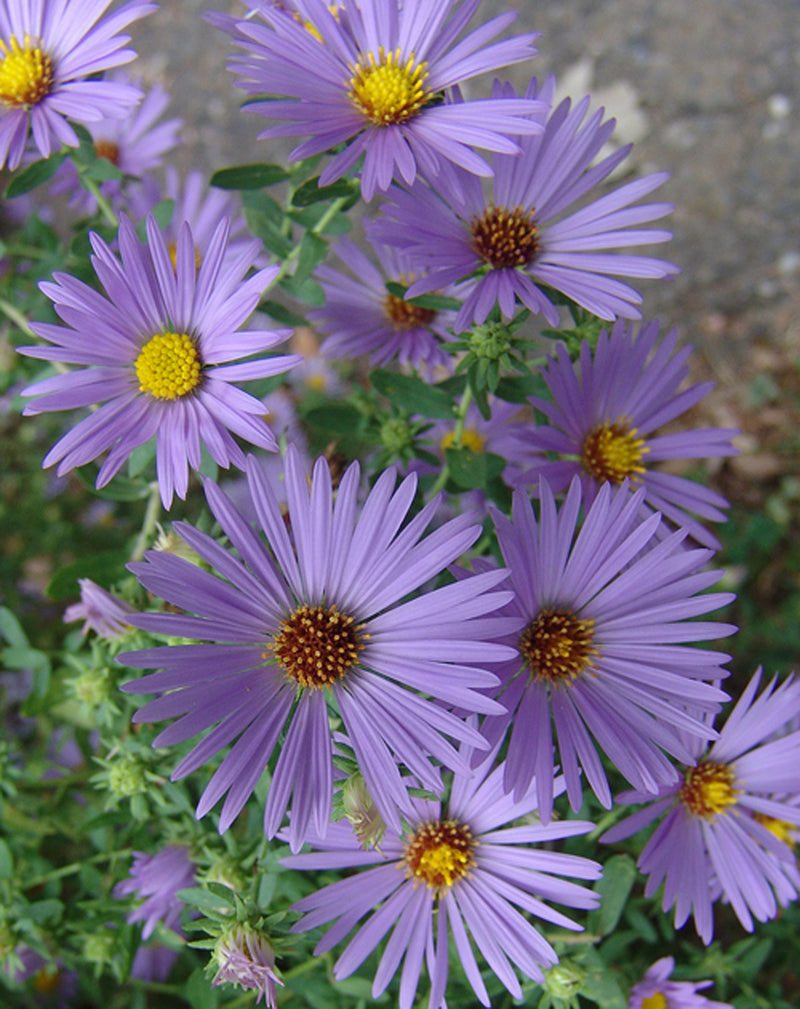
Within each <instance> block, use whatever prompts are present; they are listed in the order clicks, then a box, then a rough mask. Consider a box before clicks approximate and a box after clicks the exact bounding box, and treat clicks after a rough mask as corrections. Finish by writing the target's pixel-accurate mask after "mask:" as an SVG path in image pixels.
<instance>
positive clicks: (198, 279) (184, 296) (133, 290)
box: [20, 217, 301, 508]
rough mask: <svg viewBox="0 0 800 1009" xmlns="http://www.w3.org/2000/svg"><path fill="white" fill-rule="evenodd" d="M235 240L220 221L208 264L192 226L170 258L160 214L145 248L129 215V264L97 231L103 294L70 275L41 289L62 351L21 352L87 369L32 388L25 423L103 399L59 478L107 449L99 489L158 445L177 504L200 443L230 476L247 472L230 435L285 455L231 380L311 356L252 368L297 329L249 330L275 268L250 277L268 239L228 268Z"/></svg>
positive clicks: (260, 407)
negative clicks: (135, 454)
mask: <svg viewBox="0 0 800 1009" xmlns="http://www.w3.org/2000/svg"><path fill="white" fill-rule="evenodd" d="M229 231H230V224H229V222H228V220H227V219H225V218H223V219H222V220H220V221H219V223H218V225H217V227H216V228H215V230H214V233H213V236H212V238H211V240H210V241H209V243H208V246H207V247H206V249H204V250H203V254H202V256H201V255H200V253H199V250H198V249H197V247H196V244H195V242H194V240H193V236H192V231H191V228H190V227H189V225H188V224H186V223H184V224H183V226H182V227H181V230H180V234H179V236H178V241H177V245H176V248H175V251H174V260H173V259H172V257H171V255H170V249H169V248H168V245H167V242H166V240H165V237H164V235H163V234H162V232H161V231H160V230H159V228H158V226H157V225H156V222H155V220H154V219H153V218H152V217H150V218H148V219H147V241H146V242H140V241H139V239H138V237H137V235H136V232H135V230H134V228H133V225H132V224H131V223H130V221H128V220H127V219H126V218H123V219H122V222H121V224H120V230H119V248H120V255H119V257H117V256H116V255H115V254H114V253H113V252H112V251H111V249H110V248H109V247H108V245H107V244H106V243H105V242H104V241H103V240H102V238H100V237H99V236H98V235H95V234H92V235H91V236H90V237H91V242H92V248H93V250H94V255H93V256H92V265H93V267H94V270H95V273H96V274H97V279H98V280H99V282H100V284H101V285H102V287H103V289H104V291H105V295H103V294H99V293H98V292H97V291H95V290H94V289H93V288H91V287H89V286H88V285H87V284H85V283H83V281H80V280H77V279H76V278H74V277H71V276H69V275H68V274H65V273H57V274H55V275H54V277H53V281H52V282H46V283H42V284H41V285H40V286H41V289H42V291H43V292H44V294H45V295H46V296H47V297H48V298H50V300H51V301H52V302H53V304H54V305H55V309H56V312H57V313H58V315H59V316H60V318H61V320H62V322H63V323H64V325H52V324H51V323H34V324H32V326H31V329H33V331H34V332H35V333H36V335H37V336H40V337H42V339H44V340H47V341H48V343H50V344H52V346H48V347H23V348H21V350H20V352H21V353H23V354H26V355H27V356H29V357H38V358H43V359H45V360H48V361H61V362H63V363H65V364H77V365H83V367H82V368H81V369H80V370H76V371H70V372H67V373H66V374H61V375H56V376H54V377H52V378H47V379H44V380H43V381H41V382H37V383H35V384H34V385H32V386H29V387H28V388H27V389H25V390H24V393H23V394H24V395H26V396H35V397H37V399H35V400H34V401H33V402H31V403H29V404H28V405H27V406H26V407H25V411H24V412H25V414H26V415H31V414H37V413H44V412H49V411H53V410H74V409H78V408H81V407H88V406H91V405H93V404H96V403H102V404H103V405H102V406H100V407H99V409H97V410H96V411H95V412H94V413H91V414H90V415H89V416H88V417H86V418H84V419H83V420H81V421H79V422H78V424H77V425H76V426H75V427H74V428H73V429H72V430H71V431H69V432H68V433H67V434H65V435H64V436H63V437H62V438H61V439H60V440H59V441H58V442H57V443H56V444H55V445H54V446H53V448H51V449H50V451H49V452H48V453H47V455H46V456H45V459H44V463H43V465H45V466H51V465H53V464H54V463H57V464H58V473H59V474H61V473H66V472H68V471H69V470H71V469H74V468H75V467H77V466H83V465H85V464H86V463H88V462H91V461H92V460H93V459H97V458H98V457H99V456H101V455H103V453H107V455H106V457H105V459H104V461H103V463H102V465H101V466H100V471H99V473H98V475H97V486H98V487H103V486H105V485H106V484H107V483H108V482H109V481H110V480H111V479H112V478H113V477H114V475H115V474H116V473H117V472H118V471H119V469H120V468H121V466H122V465H123V463H124V462H125V461H126V460H127V458H128V457H129V456H130V454H131V452H132V451H133V450H134V449H135V448H136V447H137V446H139V445H143V444H144V443H145V442H148V441H150V439H151V438H153V437H155V438H156V469H157V474H158V483H159V487H160V490H161V497H162V500H163V502H164V505H165V507H167V508H168V507H169V506H170V504H171V503H172V497H173V493H175V494H177V495H178V497H181V498H185V497H186V492H187V489H188V479H189V474H188V467H189V466H191V467H192V469H195V470H196V469H198V468H199V466H200V462H201V447H205V448H206V449H207V451H208V452H209V454H210V455H211V457H212V458H213V459H214V461H215V462H216V463H217V465H219V466H222V467H224V468H226V469H227V468H228V467H229V466H230V465H231V464H233V465H234V466H238V467H239V468H240V469H242V468H244V453H243V452H242V450H241V448H240V447H239V445H238V444H237V442H236V440H235V439H234V437H233V435H238V436H239V437H240V438H243V439H244V440H246V441H248V442H250V443H251V444H253V445H257V446H258V447H259V448H263V449H267V450H268V451H276V450H277V448H278V443H277V441H276V440H275V437H274V435H273V434H272V432H271V431H270V429H269V427H268V426H267V424H266V422H265V421H264V419H263V414H264V412H265V407H264V404H263V403H262V402H261V400H259V399H256V398H255V397H254V396H250V395H249V394H248V393H246V392H244V391H243V390H242V389H240V388H239V387H238V384H234V383H239V382H246V381H250V380H252V379H257V378H266V377H269V376H271V375H278V374H281V373H282V372H285V371H287V370H288V369H289V368H291V367H293V366H294V365H295V364H297V363H299V361H300V360H301V359H300V358H299V357H298V356H296V355H282V356H272V357H265V356H260V357H257V358H255V359H253V360H242V359H243V358H251V357H253V355H256V354H258V355H263V354H264V352H265V351H268V350H271V349H272V348H273V347H274V346H275V345H276V344H279V343H282V342H283V341H284V340H286V339H287V337H288V336H289V333H288V331H286V330H277V331H276V330H247V329H240V328H239V327H240V326H241V325H242V324H243V323H244V322H245V321H246V320H247V319H248V317H249V316H250V315H252V313H253V311H254V310H255V308H256V307H257V305H258V302H259V298H260V296H261V294H262V293H263V292H264V290H265V289H266V288H267V287H268V286H269V284H270V283H271V282H272V280H273V279H274V277H275V275H276V273H277V272H278V267H277V266H274V267H270V268H268V269H264V270H260V271H259V272H257V273H255V274H253V275H251V276H249V277H247V279H245V275H246V274H247V273H248V271H249V269H250V267H251V265H252V264H253V261H254V260H255V258H256V256H257V255H258V254H259V252H260V243H258V242H257V241H252V242H250V243H249V244H248V246H247V247H246V248H244V249H242V250H241V251H240V254H239V255H238V256H237V257H235V259H232V258H230V257H228V256H227V255H226V249H227V246H228V235H229ZM198 261H199V265H198Z"/></svg>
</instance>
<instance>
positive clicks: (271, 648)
mask: <svg viewBox="0 0 800 1009" xmlns="http://www.w3.org/2000/svg"><path fill="white" fill-rule="evenodd" d="M247 476H248V482H249V489H250V495H251V497H252V500H253V507H254V508H255V510H256V514H257V515H258V517H259V523H260V525H261V527H262V530H263V532H264V535H265V536H266V543H264V541H263V540H262V539H261V538H260V536H259V535H258V534H257V533H255V532H254V531H253V528H252V527H251V526H250V524H249V523H247V522H246V521H245V520H244V519H243V518H242V516H241V515H240V513H239V512H238V511H237V510H236V509H235V508H234V507H233V505H232V504H231V502H230V501H229V500H228V498H227V497H226V496H225V495H224V494H223V493H222V492H221V491H220V490H219V489H218V487H217V486H216V485H215V484H213V483H211V482H207V483H206V495H207V498H208V503H209V506H210V507H211V510H212V512H213V514H214V516H215V517H216V519H217V521H218V522H219V524H220V526H221V527H222V529H223V530H224V532H225V534H226V535H227V537H228V539H229V541H230V543H231V544H232V546H233V547H234V548H235V549H236V551H237V553H238V557H235V556H234V555H233V554H232V553H230V552H229V551H228V550H226V549H223V548H222V547H220V546H219V545H218V544H217V543H216V542H215V541H214V540H213V539H211V538H210V537H209V536H207V535H206V534H204V533H201V532H199V531H198V530H196V529H194V528H193V527H191V526H189V525H185V524H183V523H178V524H177V525H176V530H177V532H178V533H179V535H180V536H181V537H182V538H183V539H184V540H185V541H186V542H187V543H188V544H189V546H191V547H192V548H193V549H194V550H196V551H197V553H198V554H199V555H200V556H201V557H202V558H203V559H204V560H205V561H206V562H207V563H208V564H209V565H210V566H211V568H212V569H214V571H216V572H218V574H214V573H209V572H207V571H202V570H200V569H199V568H198V567H196V566H194V565H193V564H190V563H189V562H188V561H185V560H181V559H180V558H177V557H173V556H170V555H167V554H164V553H157V552H150V553H148V554H146V555H145V561H144V562H143V563H140V564H134V565H131V570H133V571H134V573H135V574H136V575H137V577H138V578H139V580H140V581H141V582H142V584H143V585H144V586H145V587H146V588H147V589H148V590H149V591H151V592H153V593H154V594H156V595H159V596H161V597H163V598H164V599H166V600H167V601H168V602H170V603H172V604H173V605H175V606H179V607H181V608H182V609H184V610H186V611H189V614H192V615H180V616H176V615H172V614H165V613H156V614H143V615H141V616H139V617H138V618H136V617H134V618H132V619H133V622H134V623H135V624H136V625H137V626H139V627H142V628H144V629H145V630H148V631H153V632H155V633H161V634H169V635H177V636H179V637H184V638H190V639H195V640H197V639H199V640H200V641H202V642H206V643H205V644H185V645H171V646H165V647H157V648H152V649H148V650H146V651H142V652H131V653H128V654H126V655H125V656H122V657H121V660H122V661H124V662H125V663H126V664H127V665H129V666H133V667H135V668H144V669H147V668H160V669H162V670H163V671H162V672H159V673H155V674H152V675H149V676H145V677H143V678H142V679H139V680H135V681H133V682H130V683H128V684H126V686H125V687H124V689H125V690H127V691H128V692H131V693H160V694H162V696H161V697H160V698H158V699H156V700H153V701H150V702H149V703H148V704H146V705H145V706H144V707H143V708H142V709H141V710H140V711H139V712H137V714H136V716H135V720H136V721H137V722H152V721H160V720H161V719H164V718H174V717H176V716H178V721H176V722H175V723H174V724H172V725H171V726H169V727H168V728H167V729H165V730H164V731H163V732H162V733H161V734H160V735H159V736H158V737H157V738H156V740H155V743H156V745H159V746H168V745H172V744H173V743H178V742H182V741H184V740H186V739H189V738H190V737H191V736H194V735H196V734H197V733H200V732H203V731H205V730H206V729H210V728H211V727H212V726H215V728H213V729H212V731H211V732H210V733H209V734H208V735H206V736H205V738H204V739H203V740H202V741H201V742H200V743H198V744H197V746H195V748H194V749H193V750H192V751H191V753H189V755H188V756H187V757H186V758H185V759H184V760H183V761H182V762H181V763H180V765H179V766H178V768H177V769H176V771H175V776H176V777H183V776H184V775H185V774H188V773H189V772H190V771H192V770H195V769H196V768H198V767H199V766H200V765H201V764H203V763H205V762H206V761H207V760H208V759H210V758H211V757H213V756H214V754H216V753H217V752H218V751H219V750H221V749H222V748H223V747H225V746H227V745H228V744H229V743H231V742H233V741H234V740H235V739H236V740H237V741H236V742H235V743H234V745H233V747H232V748H231V750H230V752H229V753H228V754H227V756H226V757H225V759H224V760H223V761H222V764H221V765H220V767H219V768H218V770H217V771H216V772H215V774H214V776H213V777H212V779H211V781H210V783H209V784H208V786H207V787H206V789H205V792H204V793H203V796H202V798H201V800H200V804H199V806H198V816H202V815H204V814H205V813H207V812H208V811H209V810H210V809H211V808H212V807H213V806H214V805H215V804H216V803H217V802H218V801H219V799H221V798H222V796H223V795H226V793H227V795H226V799H225V803H224V805H223V808H222V814H221V818H220V830H222V831H224V830H226V829H227V828H228V826H229V825H230V824H231V823H232V822H233V820H234V819H235V817H236V816H237V815H238V813H239V811H240V810H241V809H242V807H243V806H244V804H245V802H246V801H247V799H248V797H249V796H250V793H251V792H252V790H253V788H254V787H255V785H256V783H257V781H258V780H259V778H260V777H261V775H262V773H263V771H264V770H265V768H266V767H267V765H268V763H269V762H270V758H271V757H272V755H273V752H275V754H276V756H277V763H275V764H274V767H273V770H272V785H271V787H270V791H269V793H268V796H267V804H266V810H265V813H264V829H265V831H266V833H267V834H268V836H270V837H271V836H273V835H274V834H275V832H276V831H277V830H278V828H279V827H280V825H281V822H282V820H283V816H284V813H285V811H286V809H287V807H288V806H289V802H290V797H291V796H292V794H294V798H293V800H292V817H291V839H292V845H293V847H299V846H300V844H301V843H302V841H303V838H304V836H305V835H306V834H307V833H308V831H309V829H310V828H311V826H312V825H313V826H314V829H315V830H316V832H317V833H318V834H322V833H323V832H324V830H325V827H326V825H327V823H328V819H329V815H330V809H331V795H332V790H333V761H332V749H331V747H332V744H331V729H330V727H329V708H330V706H331V705H333V706H335V709H336V710H337V716H338V718H339V719H341V722H342V723H343V724H344V726H345V728H346V730H347V732H348V735H349V738H350V740H351V741H352V746H353V750H354V752H355V755H356V758H357V760H358V763H359V766H360V768H361V770H362V773H363V775H364V778H365V780H366V782H367V785H368V787H369V789H370V791H371V793H372V794H373V796H374V797H375V801H376V803H377V805H378V808H379V810H380V812H381V814H382V815H383V816H384V818H385V819H386V820H387V822H388V823H390V824H394V825H395V826H396V827H397V828H398V829H399V825H400V820H399V815H400V811H407V810H408V809H409V802H410V800H409V798H408V796H407V793H406V784H405V780H404V779H403V778H402V777H401V773H400V770H399V768H398V767H397V764H396V760H399V761H400V762H401V763H403V764H405V765H406V766H408V767H410V768H411V769H412V771H413V773H414V774H415V775H416V776H417V777H418V778H419V780H420V781H421V783H422V784H423V786H424V787H426V788H431V789H436V790H438V787H439V781H440V777H439V770H438V767H437V766H435V764H434V763H433V762H432V760H433V761H435V762H436V763H442V764H445V765H448V766H460V765H461V763H462V761H461V758H460V757H459V756H458V753H457V751H456V750H455V749H454V748H453V746H452V744H451V743H450V742H448V741H447V740H446V739H445V738H444V737H445V736H450V737H453V738H455V739H457V740H464V739H468V740H470V741H471V742H473V743H474V744H476V745H482V744H483V740H482V737H480V736H479V735H478V733H477V732H476V731H475V729H473V728H471V727H470V726H468V725H467V724H466V723H465V722H464V721H463V720H462V718H460V717H457V716H456V715H455V714H453V713H452V712H451V711H450V710H448V709H449V708H450V707H457V708H459V709H463V710H467V711H479V710H480V711H486V712H489V711H491V712H499V711H501V710H502V706H501V705H499V704H498V703H497V702H496V701H494V700H491V699H489V698H488V697H487V696H484V695H482V693H481V691H482V690H485V689H487V688H489V689H490V688H491V687H492V686H496V684H497V677H496V676H495V675H494V674H493V673H491V672H488V671H487V670H486V669H485V668H484V667H485V664H487V663H490V662H493V661H496V660H497V659H501V658H502V657H507V656H508V655H509V654H510V652H509V649H508V648H507V647H506V646H503V645H499V644H496V643H494V640H493V639H494V638H496V637H498V636H499V635H501V634H503V633H506V632H507V630H508V628H509V626H513V623H511V624H510V623H509V621H508V620H507V619H504V618H496V617H494V611H495V610H497V609H498V608H499V607H500V606H502V605H505V604H506V603H507V602H508V600H509V598H510V596H509V593H508V592H507V591H496V590H495V589H496V586H498V585H499V584H500V583H501V582H502V581H504V580H505V577H506V574H505V572H503V571H501V572H490V573H488V574H485V575H476V576H474V577H472V578H470V579H468V580H467V581H466V582H458V583H456V584H450V585H444V586H442V587H440V588H435V589H430V590H428V591H423V592H421V594H420V590H421V588H422V586H424V585H426V584H427V583H429V582H430V581H431V579H433V578H436V577H438V576H439V575H440V574H441V573H442V572H443V571H444V570H445V569H446V568H447V567H448V565H450V564H451V563H453V562H454V561H455V560H456V559H457V558H458V557H459V556H460V555H461V554H462V553H463V552H464V551H465V550H467V549H468V548H469V547H470V546H471V545H472V544H473V543H474V542H475V540H476V539H477V538H478V536H479V535H480V532H481V529H480V526H477V525H474V524H472V523H471V521H470V520H469V519H463V518H458V519H454V520H453V521H451V522H448V523H446V524H444V525H442V526H440V527H439V528H438V529H436V530H435V531H434V532H431V533H430V534H428V535H425V531H426V529H427V527H428V525H429V524H430V522H431V520H432V518H433V516H434V513H435V511H436V508H437V506H438V501H437V500H434V501H432V502H431V503H430V504H429V505H427V506H426V507H425V508H424V509H423V510H422V511H421V512H420V513H419V514H417V515H416V516H415V517H414V518H412V519H410V520H409V521H406V519H407V517H408V513H409V509H410V507H411V504H412V501H413V499H414V494H415V490H416V477H413V476H410V477H407V478H406V479H405V480H403V482H402V483H401V484H400V485H399V486H398V487H397V488H395V482H396V474H395V473H394V471H392V470H387V471H386V472H384V473H383V474H382V475H381V476H380V477H379V478H378V480H377V482H376V484H375V486H374V487H373V488H372V490H371V491H370V493H369V494H368V496H367V498H366V500H365V501H364V503H363V506H362V507H361V508H359V507H358V500H357V499H358V494H359V486H360V470H359V467H358V465H357V464H353V465H352V466H350V467H349V468H348V470H347V471H346V472H345V474H344V476H343V478H342V480H341V483H340V484H339V486H338V489H337V491H336V495H335V501H334V494H333V486H332V480H331V474H330V469H329V467H328V464H327V462H326V461H325V460H324V459H322V458H320V459H319V460H317V463H316V465H315V466H314V469H313V476H312V480H311V483H310V486H309V482H308V479H307V477H306V473H305V470H304V468H303V466H302V463H301V461H300V459H299V457H298V455H297V453H296V452H295V451H294V450H293V448H292V447H291V446H290V448H289V451H288V453H287V457H286V495H287V517H286V519H284V515H283V513H282V511H281V509H280V507H279V505H278V502H277V500H276V498H275V495H274V492H273V491H272V489H271V487H270V485H269V482H268V481H267V479H266V477H265V475H264V473H263V471H262V468H261V466H260V464H259V463H258V462H256V461H255V460H254V459H252V458H250V459H249V460H248V465H247ZM404 523H405V524H404ZM287 524H288V527H289V528H288V529H287ZM412 594H413V598H409V597H410V596H411V595H412ZM417 691H424V693H425V694H426V695H427V697H426V698H423V697H422V696H420V694H419V693H417ZM437 702H438V703H437ZM237 737H238V739H237ZM281 740H282V742H281ZM279 743H280V745H279ZM483 745H485V744H483Z"/></svg>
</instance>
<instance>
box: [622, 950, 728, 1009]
mask: <svg viewBox="0 0 800 1009" xmlns="http://www.w3.org/2000/svg"><path fill="white" fill-rule="evenodd" d="M674 969H675V961H674V959H673V958H672V957H671V956H665V957H662V958H661V959H660V960H656V962H655V963H654V964H653V965H652V966H651V967H648V969H647V973H646V974H645V976H644V978H643V979H642V980H641V981H640V982H639V983H638V984H635V985H634V986H633V988H631V993H630V998H629V999H628V1009H733V1007H732V1006H730V1005H729V1004H728V1003H727V1002H712V1001H711V999H707V998H706V997H705V995H701V994H700V991H701V990H702V989H703V988H709V987H711V985H712V984H713V983H714V982H713V981H670V979H669V978H670V975H671V974H672V971H673V970H674Z"/></svg>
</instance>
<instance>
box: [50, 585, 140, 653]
mask: <svg viewBox="0 0 800 1009" xmlns="http://www.w3.org/2000/svg"><path fill="white" fill-rule="evenodd" d="M78 584H79V585H80V589H81V601H80V602H79V603H73V604H72V606H68V607H67V608H66V610H65V611H64V623H65V624H71V623H72V622H73V620H83V621H85V623H84V625H83V633H84V634H88V633H89V631H90V630H91V631H94V632H95V634H99V635H100V636H101V637H103V638H108V640H109V641H113V640H114V639H115V638H122V637H124V636H125V635H126V634H127V633H128V631H129V630H130V629H131V625H130V624H129V623H128V615H129V614H130V613H133V607H132V606H130V605H129V604H128V603H126V602H125V601H124V600H122V599H117V597H116V596H112V595H111V593H110V592H106V590H105V589H104V588H101V587H100V586H99V585H97V584H96V583H95V582H93V581H92V580H91V578H79V579H78Z"/></svg>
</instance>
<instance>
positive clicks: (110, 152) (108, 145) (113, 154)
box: [94, 140, 119, 165]
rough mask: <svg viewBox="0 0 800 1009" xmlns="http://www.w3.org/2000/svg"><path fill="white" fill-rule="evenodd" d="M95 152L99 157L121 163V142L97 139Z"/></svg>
mask: <svg viewBox="0 0 800 1009" xmlns="http://www.w3.org/2000/svg"><path fill="white" fill-rule="evenodd" d="M94 153H95V154H96V155H97V157H98V158H105V159H106V161H110V162H111V164H112V165H119V144H117V143H115V142H114V141H113V140H97V141H95V145H94Z"/></svg>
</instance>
